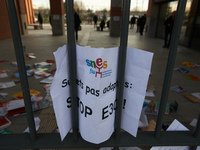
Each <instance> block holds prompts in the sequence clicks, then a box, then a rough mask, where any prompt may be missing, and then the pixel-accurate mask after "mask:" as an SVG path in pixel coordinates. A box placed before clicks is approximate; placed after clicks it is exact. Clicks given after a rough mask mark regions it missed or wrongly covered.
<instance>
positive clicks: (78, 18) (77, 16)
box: [74, 12, 81, 30]
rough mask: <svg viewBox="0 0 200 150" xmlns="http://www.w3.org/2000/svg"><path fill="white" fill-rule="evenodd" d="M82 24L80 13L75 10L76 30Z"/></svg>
mask: <svg viewBox="0 0 200 150" xmlns="http://www.w3.org/2000/svg"><path fill="white" fill-rule="evenodd" d="M80 24H81V19H80V17H79V15H78V14H77V13H76V12H75V13H74V27H75V30H78V29H79V27H80Z"/></svg>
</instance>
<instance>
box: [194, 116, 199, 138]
mask: <svg viewBox="0 0 200 150" xmlns="http://www.w3.org/2000/svg"><path fill="white" fill-rule="evenodd" d="M194 137H195V138H200V115H199V118H198V122H197V125H196V129H195V132H194Z"/></svg>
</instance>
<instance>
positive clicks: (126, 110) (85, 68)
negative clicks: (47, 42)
mask: <svg viewBox="0 0 200 150" xmlns="http://www.w3.org/2000/svg"><path fill="white" fill-rule="evenodd" d="M118 49H119V47H115V48H88V47H81V46H78V45H76V50H77V62H76V63H77V88H78V97H77V100H78V104H79V105H78V111H79V131H80V134H81V136H82V138H83V139H84V140H86V141H88V142H91V143H95V144H99V143H102V142H104V141H106V140H108V139H109V138H110V136H111V135H112V133H113V131H114V118H115V110H116V103H117V100H116V90H117V69H118V68H117V66H118ZM54 56H55V59H56V68H57V70H56V73H55V76H54V79H53V82H52V86H51V91H50V92H51V96H52V100H53V107H54V111H55V115H56V120H57V124H58V128H59V131H60V135H61V139H62V140H63V139H64V138H65V136H66V135H67V133H68V132H69V130H70V129H71V128H72V120H71V97H70V92H69V90H70V80H69V68H68V49H67V45H64V46H63V47H60V48H58V50H57V51H56V52H54ZM152 58H153V53H150V52H146V51H143V50H139V49H135V48H130V47H128V48H127V60H126V71H125V83H124V99H123V108H122V109H123V110H122V121H121V127H122V129H124V130H125V131H127V132H129V133H130V134H132V135H133V136H135V137H136V135H137V130H138V124H139V118H140V114H141V110H142V107H143V102H144V98H145V93H146V87H147V82H148V78H149V74H150V69H151V63H152Z"/></svg>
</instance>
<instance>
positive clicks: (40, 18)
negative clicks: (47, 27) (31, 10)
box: [38, 12, 43, 29]
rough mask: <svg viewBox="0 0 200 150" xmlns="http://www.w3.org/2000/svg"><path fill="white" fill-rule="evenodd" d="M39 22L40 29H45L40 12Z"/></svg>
mask: <svg viewBox="0 0 200 150" xmlns="http://www.w3.org/2000/svg"><path fill="white" fill-rule="evenodd" d="M38 22H39V24H40V29H43V26H42V24H43V18H42V15H41V12H39V14H38Z"/></svg>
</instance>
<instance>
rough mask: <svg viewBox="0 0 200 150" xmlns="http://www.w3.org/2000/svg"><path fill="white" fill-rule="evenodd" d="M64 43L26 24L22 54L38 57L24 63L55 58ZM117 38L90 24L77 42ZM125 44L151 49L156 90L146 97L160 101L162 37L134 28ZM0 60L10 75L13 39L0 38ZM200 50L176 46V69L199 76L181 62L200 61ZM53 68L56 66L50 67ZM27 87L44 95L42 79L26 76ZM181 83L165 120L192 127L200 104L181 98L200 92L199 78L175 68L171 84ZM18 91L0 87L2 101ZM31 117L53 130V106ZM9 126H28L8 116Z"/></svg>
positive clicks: (97, 43) (95, 43)
mask: <svg viewBox="0 0 200 150" xmlns="http://www.w3.org/2000/svg"><path fill="white" fill-rule="evenodd" d="M66 43H67V36H66V35H64V36H52V32H51V27H50V25H44V29H43V30H34V29H32V28H31V27H29V35H26V36H22V44H23V45H24V46H26V49H25V51H24V54H25V55H26V54H27V53H35V56H36V57H37V58H35V59H29V60H26V61H25V62H26V64H31V65H33V64H34V63H36V62H41V61H45V60H47V59H54V56H53V52H54V51H56V50H57V48H58V47H60V46H63V45H64V44H66ZM119 43H120V38H118V37H110V36H109V31H108V29H105V30H104V31H103V32H100V31H96V30H95V29H94V28H93V26H92V25H82V30H81V31H79V39H78V41H77V44H79V45H83V46H91V47H105V48H108V47H116V46H119ZM128 46H130V47H135V48H138V49H142V50H146V51H150V52H153V53H154V58H153V63H152V70H151V72H152V75H151V77H150V79H149V84H151V85H154V86H155V88H156V90H155V92H154V94H155V97H146V99H149V100H155V101H159V100H160V97H161V92H162V84H163V80H164V74H165V67H166V63H167V59H168V53H169V50H168V49H164V48H162V46H163V40H162V39H157V38H148V37H147V36H146V35H145V34H144V35H143V36H140V35H139V34H138V33H136V29H131V30H130V31H129V37H128ZM0 49H1V51H0V60H9V62H5V63H0V69H9V70H10V73H9V75H10V76H11V75H12V74H13V72H16V71H17V67H16V66H14V65H11V64H10V62H12V61H15V60H16V59H15V54H14V47H13V43H12V39H7V40H2V41H0ZM199 56H200V51H199V50H194V49H188V48H185V47H182V46H179V47H178V52H177V58H176V62H175V66H174V67H175V68H186V69H188V70H189V71H190V74H193V75H195V76H197V77H199V78H200V68H187V67H184V66H183V65H181V63H182V62H184V61H188V62H194V63H197V62H198V63H199ZM51 68H52V69H54V68H55V65H52V66H51ZM10 79H11V78H6V79H0V82H5V81H9V80H10ZM28 80H29V87H30V89H35V90H37V91H40V92H41V95H42V96H45V95H46V92H45V90H44V88H43V87H42V84H41V83H40V82H39V81H40V80H41V79H35V78H34V77H28ZM175 85H180V86H182V87H184V88H185V89H186V90H185V91H184V92H183V93H176V92H174V91H170V93H169V98H168V102H169V103H172V102H174V101H176V102H177V103H178V111H177V112H176V113H171V114H169V115H165V118H164V123H167V124H170V123H171V122H172V121H173V120H174V119H178V120H179V121H180V122H181V123H183V124H184V125H185V126H186V127H188V128H189V129H191V130H194V128H193V127H192V126H190V125H189V123H190V122H191V121H192V120H193V119H194V118H198V115H199V113H200V109H199V106H200V103H192V102H191V101H189V100H187V99H186V98H184V97H183V94H190V93H193V92H200V81H191V80H189V79H188V78H186V77H185V76H184V75H183V74H182V73H180V72H177V71H174V72H173V78H172V82H171V86H175ZM20 91H21V87H20V84H19V83H18V84H17V86H16V87H13V88H8V89H4V90H0V92H4V93H9V96H7V97H6V99H5V100H9V99H11V98H12V96H11V95H12V94H15V93H17V92H20ZM34 116H38V117H39V118H40V119H41V123H40V128H39V130H38V132H52V131H53V130H54V129H55V128H56V127H57V124H56V120H55V116H54V111H53V109H52V107H49V108H46V109H43V110H39V111H36V112H34ZM147 117H148V120H149V121H150V120H151V119H153V120H155V121H156V118H157V117H156V116H152V115H148V116H147ZM9 119H10V120H11V122H12V125H11V126H10V127H8V128H7V130H10V131H12V132H14V133H22V132H23V131H24V130H25V129H26V127H27V121H26V116H25V115H22V116H17V117H9Z"/></svg>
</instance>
